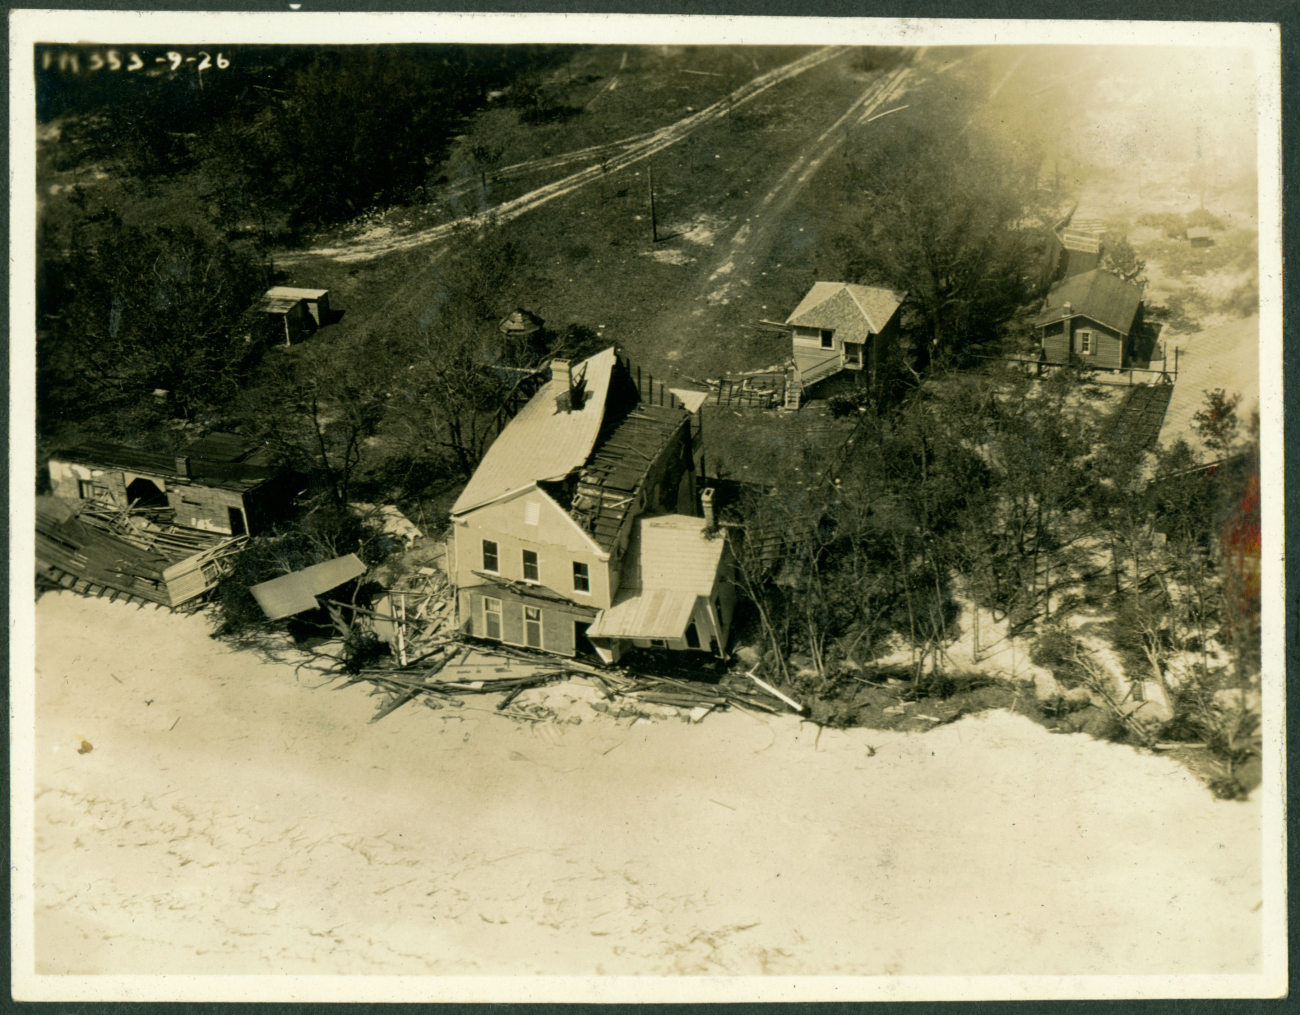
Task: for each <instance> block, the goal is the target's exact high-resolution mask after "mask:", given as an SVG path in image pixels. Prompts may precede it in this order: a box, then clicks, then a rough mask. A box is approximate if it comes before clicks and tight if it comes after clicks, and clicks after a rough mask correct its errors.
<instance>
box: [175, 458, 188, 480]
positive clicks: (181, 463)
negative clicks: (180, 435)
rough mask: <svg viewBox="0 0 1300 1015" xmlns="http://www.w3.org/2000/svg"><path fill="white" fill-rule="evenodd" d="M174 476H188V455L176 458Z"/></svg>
mask: <svg viewBox="0 0 1300 1015" xmlns="http://www.w3.org/2000/svg"><path fill="white" fill-rule="evenodd" d="M176 474H177V475H178V476H186V477H188V476H189V474H190V457H189V455H177V456H176Z"/></svg>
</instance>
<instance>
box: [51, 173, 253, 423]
mask: <svg viewBox="0 0 1300 1015" xmlns="http://www.w3.org/2000/svg"><path fill="white" fill-rule="evenodd" d="M114 196H115V195H114V194H112V193H108V194H105V195H104V196H103V197H101V198H100V199H98V200H96V201H93V202H92V201H91V200H89V199H87V198H85V196H84V195H81V196H79V197H75V198H74V199H73V204H72V205H71V214H69V215H68V216H67V217H66V218H63V219H59V220H55V221H47V223H46V224H45V226H44V227H43V230H42V234H41V254H42V262H43V263H42V273H41V286H40V288H39V291H38V294H37V307H38V315H39V321H40V327H41V334H42V344H43V345H44V346H45V348H44V349H43V350H42V352H41V356H42V361H43V363H44V365H45V367H46V373H45V377H44V379H43V383H42V386H41V391H42V394H43V395H44V397H45V399H46V402H47V406H46V409H47V410H49V409H53V408H54V406H53V405H52V404H50V403H51V402H52V401H58V400H60V399H62V400H63V401H64V402H65V405H78V406H79V408H78V410H77V412H78V414H79V415H81V416H84V415H85V413H86V411H87V408H88V407H89V408H90V410H91V411H92V412H93V411H94V409H95V407H98V406H109V405H123V404H130V403H132V402H138V401H139V400H141V399H143V398H152V395H153V392H154V391H155V390H159V389H161V390H164V391H166V392H168V393H169V395H168V398H169V404H170V405H171V406H172V408H173V409H174V410H175V412H177V413H178V414H179V415H181V416H183V417H186V418H192V417H193V416H195V415H196V414H197V413H199V412H200V411H202V410H204V409H207V408H210V407H212V406H214V405H220V404H223V403H224V402H226V401H229V400H230V399H232V398H233V397H234V396H235V395H236V394H237V392H238V390H239V387H240V385H241V383H242V382H243V380H244V378H245V377H246V376H247V370H248V368H249V366H250V365H251V362H252V361H253V360H254V359H255V358H256V355H257V352H258V350H257V348H256V347H255V346H253V345H252V344H250V343H246V342H245V341H244V332H246V331H247V325H248V324H249V321H250V319H251V318H250V312H251V308H252V307H253V304H254V302H255V300H256V298H257V297H258V296H259V295H260V293H261V292H263V291H265V288H266V286H267V275H268V271H269V265H268V264H266V263H265V262H264V261H263V260H262V259H261V258H260V257H259V256H258V254H257V252H256V251H254V250H253V249H251V248H249V247H247V246H241V245H235V244H230V243H228V242H226V241H225V240H224V239H223V238H222V237H221V236H220V235H218V234H217V233H216V232H215V231H214V230H212V229H211V228H209V227H207V226H206V225H205V224H203V223H202V222H201V221H199V220H195V219H194V217H193V216H189V215H186V214H185V213H184V212H183V211H178V210H177V209H176V208H175V207H174V206H170V205H162V204H160V203H159V202H156V201H155V202H153V203H152V204H151V205H150V206H149V207H150V210H151V211H152V213H153V217H152V220H149V219H147V218H145V216H144V215H142V214H141V213H140V212H139V211H137V212H136V213H135V215H134V217H133V219H132V220H131V221H127V220H126V219H125V218H124V216H123V214H122V213H121V212H119V211H118V210H116V208H115V207H113V206H112V204H113V203H115V202H114V200H113V199H114ZM48 415H49V414H48V412H47V416H48ZM55 415H57V412H56V413H55Z"/></svg>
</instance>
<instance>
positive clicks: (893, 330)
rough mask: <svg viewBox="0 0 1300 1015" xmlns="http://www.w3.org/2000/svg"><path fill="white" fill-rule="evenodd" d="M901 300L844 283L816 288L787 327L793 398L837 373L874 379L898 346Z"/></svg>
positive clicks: (895, 295) (871, 288)
mask: <svg viewBox="0 0 1300 1015" xmlns="http://www.w3.org/2000/svg"><path fill="white" fill-rule="evenodd" d="M905 296H906V293H898V292H894V291H893V290H890V289H880V288H876V287H874V286H866V285H852V284H850V283H847V282H817V283H816V284H814V285H813V287H812V289H810V290H809V291H808V294H807V295H806V296H805V297H804V298H803V299H802V300H801V301H800V303H799V305H798V306H797V307H795V309H794V313H792V314H791V315H790V316H789V318H788V319H787V320H786V322H785V323H786V325H787V326H788V327H789V328H790V329H791V332H792V350H791V351H792V353H793V356H794V364H795V372H796V378H795V383H794V384H793V385H791V387H792V388H794V389H796V397H797V396H798V395H799V394H802V393H803V392H804V391H806V389H807V388H808V387H810V386H811V385H813V384H816V383H818V382H819V381H822V380H824V379H826V378H827V377H831V376H833V375H834V374H838V373H839V372H841V371H850V372H852V373H854V374H856V376H858V377H862V376H866V377H868V378H874V377H875V375H876V372H877V371H878V370H879V369H880V367H881V365H882V363H883V361H884V359H885V357H886V356H887V355H888V353H889V351H890V349H891V348H892V347H893V346H894V345H896V344H897V339H898V308H899V306H900V305H901V304H902V302H903V299H904V297H905ZM796 404H797V403H796Z"/></svg>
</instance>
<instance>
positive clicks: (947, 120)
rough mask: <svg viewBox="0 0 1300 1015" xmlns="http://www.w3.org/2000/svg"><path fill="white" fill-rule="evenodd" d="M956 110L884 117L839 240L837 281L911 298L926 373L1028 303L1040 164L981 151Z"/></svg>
mask: <svg viewBox="0 0 1300 1015" xmlns="http://www.w3.org/2000/svg"><path fill="white" fill-rule="evenodd" d="M954 113H955V111H952V110H950V111H948V112H947V113H945V112H944V111H943V110H941V109H932V110H930V111H928V112H927V114H926V115H925V116H924V117H921V116H917V117H913V118H910V119H909V118H903V117H898V118H893V117H891V118H889V119H888V120H886V121H882V123H883V124H884V125H885V126H884V128H883V130H882V134H883V135H884V136H882V138H881V140H880V142H879V143H878V144H877V145H876V146H874V147H873V149H872V154H871V155H870V156H868V162H867V163H866V164H865V165H864V166H863V167H862V179H863V180H864V187H865V189H864V192H863V193H862V194H861V195H860V199H859V201H858V202H857V203H858V212H857V214H856V215H855V216H854V217H853V218H852V221H851V224H850V225H849V227H848V228H847V229H846V230H844V231H843V232H842V233H841V234H840V235H839V236H838V238H837V239H836V240H835V241H834V242H833V243H832V247H831V251H830V254H829V260H830V262H831V264H830V265H829V267H828V270H831V271H835V272H836V277H842V278H846V279H848V280H851V281H856V282H862V283H864V284H868V285H877V286H883V287H886V288H891V289H894V290H896V291H898V292H906V293H907V298H906V300H905V301H904V306H903V311H902V312H903V315H904V316H903V320H904V324H905V325H906V326H907V327H908V330H910V331H911V332H912V334H913V337H914V355H915V358H916V361H917V364H918V367H919V368H924V366H925V365H927V364H928V363H929V362H930V361H931V360H932V359H935V358H940V359H945V358H948V357H951V356H954V355H965V354H969V353H970V352H972V351H975V350H977V349H978V348H980V347H982V346H985V345H987V344H989V343H991V342H993V341H995V340H996V339H997V337H998V336H999V334H1000V328H1001V326H1002V325H1003V324H1005V323H1006V322H1008V321H1009V320H1011V318H1012V317H1013V316H1014V315H1015V313H1016V311H1017V309H1018V308H1019V307H1020V305H1021V304H1023V303H1025V302H1026V301H1027V300H1028V299H1029V297H1030V296H1031V295H1032V285H1033V283H1032V277H1033V272H1032V268H1031V265H1032V263H1033V260H1034V258H1035V257H1036V254H1035V252H1034V242H1033V236H1034V234H1033V232H1032V231H1031V230H1029V229H1026V228H1024V227H1023V224H1024V223H1025V222H1026V221H1027V220H1028V219H1029V218H1030V216H1031V212H1032V207H1031V206H1032V202H1033V199H1034V198H1033V195H1034V184H1035V181H1036V168H1037V167H1036V163H1033V162H1032V160H1031V159H1030V158H1029V157H1027V156H1026V157H1019V156H1010V157H1009V156H1007V155H1006V153H1005V152H1004V151H1000V150H998V149H996V148H994V147H993V146H989V145H986V144H984V143H983V142H982V139H981V137H980V136H979V134H978V132H977V130H976V129H975V128H973V127H970V126H969V124H963V123H962V122H961V121H960V119H958V118H957V116H955V115H954Z"/></svg>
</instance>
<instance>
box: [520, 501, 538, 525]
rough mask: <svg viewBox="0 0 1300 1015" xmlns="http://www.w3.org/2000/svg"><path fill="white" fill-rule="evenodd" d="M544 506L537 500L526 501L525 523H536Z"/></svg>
mask: <svg viewBox="0 0 1300 1015" xmlns="http://www.w3.org/2000/svg"><path fill="white" fill-rule="evenodd" d="M541 513H542V506H541V505H540V504H538V503H537V501H535V500H529V501H524V524H525V525H536V524H537V520H538V518H540V517H541Z"/></svg>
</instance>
